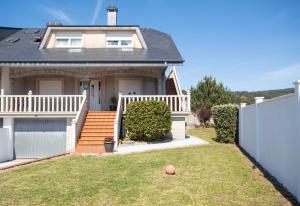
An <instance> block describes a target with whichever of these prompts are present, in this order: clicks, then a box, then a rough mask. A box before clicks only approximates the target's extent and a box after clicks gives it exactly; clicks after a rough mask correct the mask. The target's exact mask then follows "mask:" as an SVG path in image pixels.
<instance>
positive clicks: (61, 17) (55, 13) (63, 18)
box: [44, 6, 74, 24]
mask: <svg viewBox="0 0 300 206" xmlns="http://www.w3.org/2000/svg"><path fill="white" fill-rule="evenodd" d="M44 8H45V10H46V12H47V13H48V14H50V15H51V16H52V17H54V18H55V19H56V20H58V21H60V22H62V23H67V24H74V21H73V20H72V18H71V17H70V16H68V15H67V14H66V13H65V12H64V11H63V10H60V9H55V8H52V7H49V6H45V7H44Z"/></svg>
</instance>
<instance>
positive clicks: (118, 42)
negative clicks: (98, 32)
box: [106, 32, 133, 48]
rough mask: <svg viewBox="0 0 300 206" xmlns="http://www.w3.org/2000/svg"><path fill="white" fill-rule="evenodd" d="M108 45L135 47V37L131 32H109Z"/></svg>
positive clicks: (109, 46) (110, 46)
mask: <svg viewBox="0 0 300 206" xmlns="http://www.w3.org/2000/svg"><path fill="white" fill-rule="evenodd" d="M106 47H108V48H124V47H127V48H128V47H130V48H132V47H133V37H132V34H129V33H119V32H118V33H113V32H111V33H107V34H106Z"/></svg>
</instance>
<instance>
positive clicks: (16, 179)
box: [0, 128, 290, 205]
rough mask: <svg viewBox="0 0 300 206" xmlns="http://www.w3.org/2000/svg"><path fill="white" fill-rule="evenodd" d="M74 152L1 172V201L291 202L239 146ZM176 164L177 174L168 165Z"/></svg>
mask: <svg viewBox="0 0 300 206" xmlns="http://www.w3.org/2000/svg"><path fill="white" fill-rule="evenodd" d="M190 134H192V135H194V136H199V137H202V138H203V139H205V140H207V141H209V142H210V143H211V144H209V145H205V146H197V147H190V148H181V149H172V150H163V151H155V152H148V153H140V154H131V155H122V156H109V157H104V158H102V157H91V156H86V157H83V156H69V157H65V158H61V159H56V160H51V161H47V162H44V163H41V164H35V165H32V166H28V167H24V168H20V169H17V170H13V171H8V172H5V173H2V174H0V182H1V184H0V194H1V195H0V205H290V203H289V202H288V201H287V200H286V199H285V198H284V197H283V196H282V195H281V194H280V193H279V192H278V191H277V190H276V189H275V188H274V187H273V185H272V184H271V183H270V182H269V181H267V180H266V179H265V178H264V176H263V174H262V173H260V172H259V171H258V170H256V169H253V168H252V163H251V162H250V161H249V160H248V159H247V158H246V157H245V156H244V155H242V154H241V153H240V151H239V150H238V149H237V148H236V147H235V146H234V145H226V144H218V143H215V142H214V141H213V140H212V138H213V137H214V130H213V129H203V128H202V129H201V128H200V129H195V130H191V131H190ZM168 164H173V165H175V167H176V168H177V173H176V175H175V176H166V175H165V174H164V168H165V166H166V165H168Z"/></svg>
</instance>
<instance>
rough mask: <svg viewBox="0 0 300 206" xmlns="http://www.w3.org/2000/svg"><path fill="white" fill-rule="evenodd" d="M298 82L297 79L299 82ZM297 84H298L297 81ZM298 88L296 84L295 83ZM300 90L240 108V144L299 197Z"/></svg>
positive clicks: (299, 198)
mask: <svg viewBox="0 0 300 206" xmlns="http://www.w3.org/2000/svg"><path fill="white" fill-rule="evenodd" d="M299 84H300V82H299ZM299 84H298V85H299ZM298 88H299V86H298ZM299 100H300V93H299V90H298V89H297V88H296V93H295V94H291V95H285V96H282V97H278V98H274V99H271V100H267V101H265V102H260V103H258V102H257V103H256V104H255V105H250V106H246V107H245V106H244V105H243V107H241V109H240V118H239V119H240V122H239V129H240V137H239V138H240V145H241V147H242V148H244V149H245V150H246V151H247V152H248V153H249V154H250V155H251V156H252V157H253V158H254V159H255V160H256V161H257V162H258V163H259V164H261V165H262V166H263V167H264V168H265V169H266V170H267V171H268V172H269V173H271V174H272V175H273V176H274V177H276V179H277V180H278V181H279V182H281V183H282V184H283V185H284V186H285V187H287V189H288V190H289V191H290V192H291V193H293V194H294V195H295V196H296V197H297V199H298V201H299V200H300V161H299V156H300V152H299V151H300V150H299V148H300V129H299V128H300V101H299Z"/></svg>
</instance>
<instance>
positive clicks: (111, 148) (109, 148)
mask: <svg viewBox="0 0 300 206" xmlns="http://www.w3.org/2000/svg"><path fill="white" fill-rule="evenodd" d="M114 145H115V141H110V142H104V148H105V152H113V151H114Z"/></svg>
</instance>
